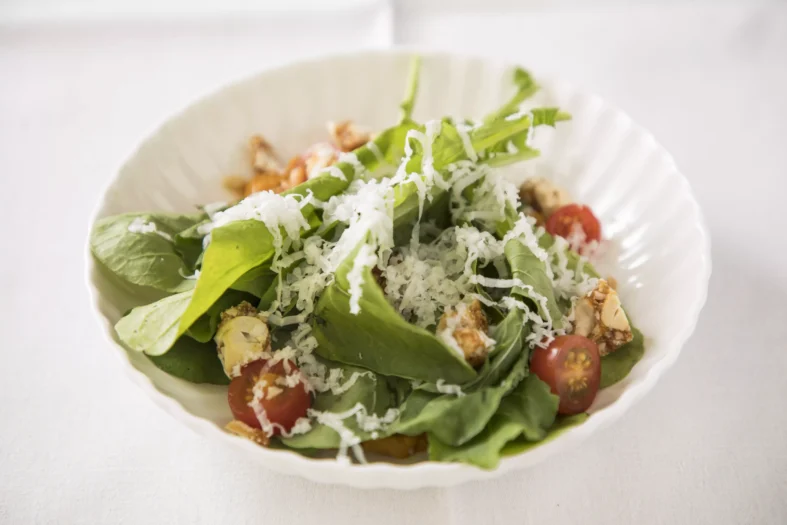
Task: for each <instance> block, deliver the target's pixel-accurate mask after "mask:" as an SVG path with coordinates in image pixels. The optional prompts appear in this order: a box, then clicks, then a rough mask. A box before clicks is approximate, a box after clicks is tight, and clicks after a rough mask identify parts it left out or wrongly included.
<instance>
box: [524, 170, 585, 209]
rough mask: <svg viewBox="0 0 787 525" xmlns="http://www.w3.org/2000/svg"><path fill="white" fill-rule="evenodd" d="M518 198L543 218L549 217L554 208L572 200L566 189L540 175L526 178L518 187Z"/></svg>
mask: <svg viewBox="0 0 787 525" xmlns="http://www.w3.org/2000/svg"><path fill="white" fill-rule="evenodd" d="M519 198H520V199H522V202H524V203H525V204H529V205H530V206H532V207H533V208H535V210H536V211H538V212H540V213H541V214H542V215H543V216H544V217H545V218H549V216H550V215H552V214H553V213H554V212H555V210H557V209H558V208H560V207H562V206H565V205H567V204H571V202H572V200H571V196H570V195H569V194H568V192H566V190H564V189H563V188H561V187H559V186H557V185H555V184H553V183H552V182H550V181H548V180H546V179H543V178H541V177H535V178H532V179H528V180H526V181H525V183H524V184H522V186H521V187H520V188H519Z"/></svg>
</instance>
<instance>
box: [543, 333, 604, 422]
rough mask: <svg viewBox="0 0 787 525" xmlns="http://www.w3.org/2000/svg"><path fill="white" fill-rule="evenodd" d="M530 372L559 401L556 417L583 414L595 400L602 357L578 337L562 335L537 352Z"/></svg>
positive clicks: (587, 342)
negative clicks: (543, 383)
mask: <svg viewBox="0 0 787 525" xmlns="http://www.w3.org/2000/svg"><path fill="white" fill-rule="evenodd" d="M530 369H531V370H532V371H533V373H534V374H536V375H537V376H538V378H539V379H541V380H542V381H544V382H545V383H546V384H548V385H549V388H550V390H552V393H553V394H555V395H556V396H558V397H559V398H560V404H559V406H558V409H557V411H558V413H559V414H565V415H571V414H579V413H581V412H584V411H585V410H587V409H588V407H590V405H591V404H592V403H593V400H594V399H596V394H597V393H598V386H599V382H600V381H601V357H600V356H599V353H598V346H597V345H596V343H594V342H593V341H591V340H590V339H588V338H587V337H582V336H581V335H561V336H559V337H557V338H555V340H554V341H552V343H550V345H549V346H548V347H546V348H536V349H535V350H533V355H532V357H531V358H530Z"/></svg>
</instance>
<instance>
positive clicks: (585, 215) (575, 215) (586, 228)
mask: <svg viewBox="0 0 787 525" xmlns="http://www.w3.org/2000/svg"><path fill="white" fill-rule="evenodd" d="M546 229H547V231H548V232H549V233H550V234H552V235H559V236H560V237H564V238H566V239H571V238H573V237H574V236H576V235H579V237H580V239H581V244H587V243H589V242H592V241H596V242H598V241H600V240H601V223H600V222H598V219H597V218H596V216H595V215H593V212H592V211H591V210H590V208H588V207H587V206H582V205H580V204H568V205H566V206H562V207H560V208H558V209H557V210H555V212H554V213H553V214H552V215H550V216H549V219H547V224H546ZM578 229H579V230H578Z"/></svg>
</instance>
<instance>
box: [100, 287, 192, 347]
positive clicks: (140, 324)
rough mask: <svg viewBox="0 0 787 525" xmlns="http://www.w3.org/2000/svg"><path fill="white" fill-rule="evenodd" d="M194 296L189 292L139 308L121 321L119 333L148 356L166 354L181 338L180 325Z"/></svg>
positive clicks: (117, 327)
mask: <svg viewBox="0 0 787 525" xmlns="http://www.w3.org/2000/svg"><path fill="white" fill-rule="evenodd" d="M191 294H192V291H191V290H189V291H186V292H181V293H178V294H175V295H170V296H168V297H165V298H163V299H161V300H159V301H156V302H155V303H152V304H148V305H145V306H138V307H137V308H134V309H133V310H131V311H130V312H129V313H128V314H126V315H125V317H123V318H122V319H121V320H120V321H118V322H117V324H116V325H115V332H117V334H118V337H119V338H120V340H121V341H123V343H125V345H126V346H128V347H129V348H131V349H132V350H136V351H138V352H145V353H146V354H148V355H162V354H165V353H166V352H167V350H169V349H170V347H172V345H173V344H174V343H175V341H176V340H177V339H178V337H179V336H180V334H179V333H178V325H179V323H180V318H181V316H182V315H183V312H184V311H186V308H187V307H188V305H189V301H190V300H191Z"/></svg>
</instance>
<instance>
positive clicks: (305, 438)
mask: <svg viewBox="0 0 787 525" xmlns="http://www.w3.org/2000/svg"><path fill="white" fill-rule="evenodd" d="M325 364H326V365H328V366H329V367H330V368H341V369H342V370H344V375H343V378H344V380H345V381H347V380H348V379H350V377H351V376H352V374H353V373H362V374H363V375H360V376H359V377H358V378H357V379H356V381H355V383H354V384H353V386H351V387H350V388H349V390H347V391H346V392H344V393H342V394H332V393H331V392H323V393H320V394H317V396H316V397H315V398H314V404H313V405H312V408H313V409H314V410H318V411H320V412H331V413H335V414H340V413H342V412H346V411H348V410H350V409H352V408H353V407H354V406H355V405H357V404H358V403H360V404H361V405H363V406H364V407H365V408H366V410H367V412H368V413H369V414H376V415H378V416H382V415H383V414H384V413H385V411H386V410H387V409H388V408H390V407H391V406H392V401H394V398H393V396H392V395H391V392H390V391H389V390H388V385H387V383H386V381H385V379H384V378H383V377H381V376H376V375H372V376H371V377H370V375H371V373H370V372H369V371H368V370H364V369H362V368H357V367H353V366H347V365H340V364H337V363H325ZM342 424H343V426H344V427H346V428H347V429H349V430H350V431H352V433H353V434H355V435H356V436H358V437H359V438H361V440H363V441H365V440H366V439H370V436H369V433H368V432H364V431H363V430H362V429H361V428H359V426H358V421H357V420H356V419H355V417H354V416H351V417H348V418H346V419H344V420H343V421H342ZM281 441H282V443H284V444H285V445H287V446H288V447H292V448H313V449H325V448H338V447H339V445H340V444H341V438H340V437H339V434H338V433H337V432H336V431H335V430H334V429H333V428H331V427H329V426H327V425H323V424H321V423H318V422H315V423H314V424H313V425H312V429H311V430H310V431H309V432H307V433H305V434H300V435H296V436H292V437H289V438H282V440H281Z"/></svg>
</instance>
